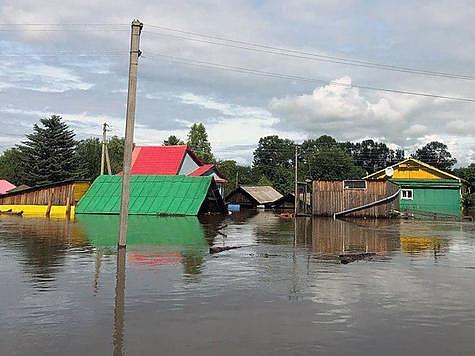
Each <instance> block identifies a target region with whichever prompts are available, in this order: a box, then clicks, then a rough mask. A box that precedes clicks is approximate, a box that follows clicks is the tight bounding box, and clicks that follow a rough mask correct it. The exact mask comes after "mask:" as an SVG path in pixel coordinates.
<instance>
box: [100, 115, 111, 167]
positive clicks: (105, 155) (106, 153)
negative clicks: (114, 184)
mask: <svg viewBox="0 0 475 356" xmlns="http://www.w3.org/2000/svg"><path fill="white" fill-rule="evenodd" d="M108 126H109V125H107V123H106V122H104V124H103V125H102V155H101V176H102V175H103V174H104V162H105V163H106V164H107V173H108V174H109V175H111V174H112V172H111V162H110V159H109V150H108V148H107V127H108Z"/></svg>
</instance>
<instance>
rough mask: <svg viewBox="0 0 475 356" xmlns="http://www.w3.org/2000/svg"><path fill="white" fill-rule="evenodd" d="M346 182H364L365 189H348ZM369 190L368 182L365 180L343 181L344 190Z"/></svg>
mask: <svg viewBox="0 0 475 356" xmlns="http://www.w3.org/2000/svg"><path fill="white" fill-rule="evenodd" d="M345 182H364V188H347V187H345ZM366 189H368V182H367V181H366V180H365V179H345V180H344V181H343V190H366Z"/></svg>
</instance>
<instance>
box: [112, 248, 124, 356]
mask: <svg viewBox="0 0 475 356" xmlns="http://www.w3.org/2000/svg"><path fill="white" fill-rule="evenodd" d="M125 259H126V249H125V247H118V248H117V272H116V278H115V305H114V332H113V334H112V339H113V340H112V344H113V348H114V350H113V351H114V352H113V354H114V355H117V356H120V355H122V354H123V351H124V300H125Z"/></svg>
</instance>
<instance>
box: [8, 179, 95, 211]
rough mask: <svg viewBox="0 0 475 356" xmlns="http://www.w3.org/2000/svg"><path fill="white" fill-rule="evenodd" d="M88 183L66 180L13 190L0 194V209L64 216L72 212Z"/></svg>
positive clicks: (87, 187)
mask: <svg viewBox="0 0 475 356" xmlns="http://www.w3.org/2000/svg"><path fill="white" fill-rule="evenodd" d="M90 185H91V182H90V181H88V180H67V181H62V182H57V183H51V184H46V185H41V186H35V187H30V188H25V189H21V190H13V191H11V192H8V193H6V194H2V195H0V211H12V212H23V214H24V215H28V214H32V215H45V214H47V213H48V214H49V215H58V216H61V215H62V216H65V215H66V214H67V213H69V212H71V213H74V206H75V205H76V204H77V202H78V201H79V199H81V197H82V196H83V195H84V193H86V191H87V190H88V189H89V186H90Z"/></svg>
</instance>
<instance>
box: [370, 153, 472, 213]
mask: <svg viewBox="0 0 475 356" xmlns="http://www.w3.org/2000/svg"><path fill="white" fill-rule="evenodd" d="M365 179H368V180H374V179H385V180H389V181H391V182H393V183H395V184H397V185H398V186H399V187H400V188H401V197H400V209H401V211H402V212H408V213H411V214H414V215H421V216H425V215H431V216H435V215H438V216H440V217H444V216H447V217H459V216H460V215H461V211H462V194H463V193H465V192H468V188H467V187H468V184H467V183H468V182H465V181H464V180H463V179H461V178H459V177H457V176H455V175H453V174H452V173H449V172H444V171H442V170H440V169H438V168H436V167H433V166H431V165H429V164H427V163H424V162H421V161H418V160H416V159H414V158H408V159H406V160H404V161H401V162H399V163H396V164H394V165H392V166H390V167H388V168H386V169H382V170H380V171H377V172H375V173H373V174H370V175H368V176H366V177H365Z"/></svg>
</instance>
